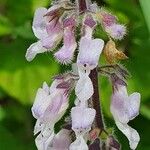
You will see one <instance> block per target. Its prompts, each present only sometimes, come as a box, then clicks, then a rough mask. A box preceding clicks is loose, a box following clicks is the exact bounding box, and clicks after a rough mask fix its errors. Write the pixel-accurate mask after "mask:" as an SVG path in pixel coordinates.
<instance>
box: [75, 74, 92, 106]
mask: <svg viewBox="0 0 150 150" xmlns="http://www.w3.org/2000/svg"><path fill="white" fill-rule="evenodd" d="M75 93H76V96H77V98H78V99H79V100H80V101H81V103H82V102H83V104H84V103H85V102H86V101H87V100H88V99H89V98H91V97H92V95H93V93H94V89H93V84H92V81H91V79H90V78H89V76H88V75H87V74H86V73H84V74H82V75H81V76H80V79H79V80H78V81H77V84H76V87H75Z"/></svg>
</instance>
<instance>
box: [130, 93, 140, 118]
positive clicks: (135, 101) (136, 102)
mask: <svg viewBox="0 0 150 150" xmlns="http://www.w3.org/2000/svg"><path fill="white" fill-rule="evenodd" d="M140 99H141V95H140V93H137V92H135V93H133V94H131V95H130V96H129V111H128V112H129V116H130V120H132V119H134V118H135V117H136V116H138V114H139V108H140Z"/></svg>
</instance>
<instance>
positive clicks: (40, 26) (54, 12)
mask: <svg viewBox="0 0 150 150" xmlns="http://www.w3.org/2000/svg"><path fill="white" fill-rule="evenodd" d="M64 11H65V9H64V8H63V3H62V2H61V3H60V4H59V3H58V4H56V5H53V6H52V7H51V8H49V9H48V10H47V9H46V8H44V7H41V8H38V9H37V10H36V11H35V14H34V19H33V26H32V29H33V32H34V34H35V36H36V37H37V38H38V42H36V43H34V44H32V45H31V46H30V47H29V48H28V49H27V53H26V59H27V60H28V61H32V60H33V59H34V58H35V56H36V55H37V54H38V53H43V52H46V51H48V50H50V49H53V48H55V47H56V46H57V44H58V43H59V42H60V41H61V39H62V37H63V28H62V23H61V16H62V15H63V13H64Z"/></svg>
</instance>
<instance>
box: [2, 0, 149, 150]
mask: <svg viewBox="0 0 150 150" xmlns="http://www.w3.org/2000/svg"><path fill="white" fill-rule="evenodd" d="M104 3H105V4H104V6H105V7H106V8H107V9H109V10H111V11H112V12H113V13H114V14H116V15H117V16H118V18H119V20H120V22H121V23H123V24H126V25H127V28H128V34H127V36H126V37H125V39H124V40H123V41H121V42H118V41H117V44H118V47H119V48H120V49H124V50H125V53H126V54H127V55H128V56H129V57H130V59H129V60H127V61H122V62H121V63H123V64H124V66H126V67H127V68H128V70H129V71H130V72H131V74H132V78H131V79H129V85H128V89H129V91H130V92H134V91H138V92H141V94H142V105H141V115H140V116H139V117H138V118H137V119H135V120H134V121H133V122H132V126H134V127H135V128H136V129H137V130H138V131H139V133H140V135H141V142H140V145H139V147H138V149H139V150H149V149H150V143H149V134H150V133H149V124H150V100H149V99H150V88H149V85H148V83H150V71H149V66H150V61H149V56H150V38H149V31H150V17H149V14H150V1H149V0H140V3H139V1H138V0H104ZM140 4H141V5H140ZM42 6H46V7H48V6H49V0H19V1H18V0H0V150H10V149H11V150H25V149H28V150H34V149H35V145H34V138H33V133H32V130H33V126H34V120H33V118H32V115H31V112H30V107H31V105H32V102H33V100H34V96H35V93H36V90H37V88H38V87H39V86H41V84H42V82H43V81H47V82H48V83H50V82H51V77H52V76H54V75H55V74H57V73H59V72H61V71H65V70H66V68H68V67H64V66H60V65H59V64H58V63H57V62H55V60H54V59H53V56H52V54H51V53H45V54H41V55H40V56H37V57H36V58H35V59H34V61H33V62H31V63H28V62H27V61H26V60H25V53H26V49H27V48H28V47H29V45H30V44H31V43H33V42H34V41H36V38H35V37H34V35H33V33H32V30H31V24H32V18H33V13H34V11H35V9H36V8H37V7H42ZM148 29H149V30H148ZM95 35H96V36H97V37H103V38H104V39H105V40H106V41H107V38H106V36H105V35H104V34H103V33H102V32H101V30H97V32H96V33H95ZM104 62H105V61H104V60H103V56H102V58H101V64H103V63H104ZM62 67H63V68H62ZM100 86H101V88H100V91H101V99H102V104H103V111H104V117H105V118H106V123H107V126H108V127H112V125H113V127H115V126H114V122H113V121H112V120H111V115H110V112H109V111H108V110H109V109H108V108H109V104H110V96H111V85H110V84H109V81H108V80H107V79H106V78H105V77H100ZM117 136H118V137H121V138H119V140H120V141H121V143H124V144H123V149H124V150H127V149H129V148H128V143H127V140H126V138H125V137H124V136H123V135H122V134H121V133H120V132H117Z"/></svg>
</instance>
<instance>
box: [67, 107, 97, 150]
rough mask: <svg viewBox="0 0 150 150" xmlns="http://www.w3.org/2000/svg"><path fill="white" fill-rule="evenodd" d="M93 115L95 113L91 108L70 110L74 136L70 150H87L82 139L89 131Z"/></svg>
mask: <svg viewBox="0 0 150 150" xmlns="http://www.w3.org/2000/svg"><path fill="white" fill-rule="evenodd" d="M95 114H96V111H95V110H94V109H92V108H86V107H82V106H77V107H74V108H72V110H71V118H72V129H73V130H74V132H75V134H76V140H75V141H74V142H73V143H72V144H71V145H70V150H77V149H82V150H88V146H87V144H86V140H85V139H84V137H85V136H86V134H87V132H89V131H90V129H91V125H92V123H93V121H94V118H95ZM81 116H82V117H81Z"/></svg>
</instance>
